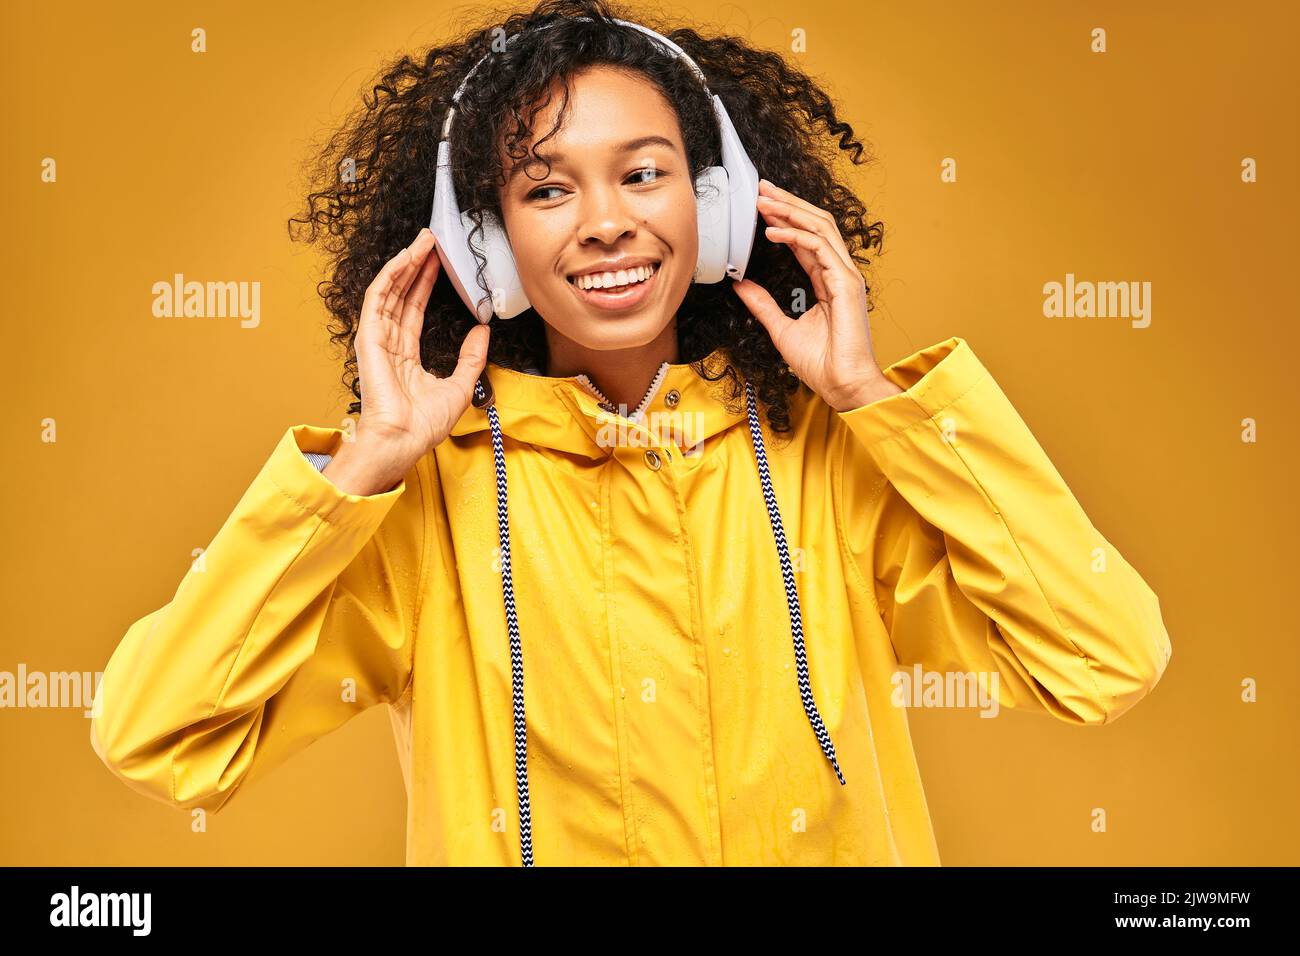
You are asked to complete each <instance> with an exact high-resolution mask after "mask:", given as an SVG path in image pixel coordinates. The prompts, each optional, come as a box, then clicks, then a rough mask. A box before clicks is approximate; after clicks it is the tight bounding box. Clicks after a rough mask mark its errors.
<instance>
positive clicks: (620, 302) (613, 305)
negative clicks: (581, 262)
mask: <svg viewBox="0 0 1300 956" xmlns="http://www.w3.org/2000/svg"><path fill="white" fill-rule="evenodd" d="M662 271H663V263H662V262H660V263H659V264H658V265H656V266H655V271H654V274H653V275H652V276H650V278H648V279H644V280H642V281H641V282H634V283H632V284H631V285H627V286H622V287H621V288H617V289H580V288H578V284H577V283H576V282H573V281H571V280H570V281H567V282H566V285H568V287H569V288H570V289H572V290H573V293H574V295H576V296H577V297H578V298H579V299H580V300H582V301H583V302H584V303H586V304H587V305H591V306H595V307H596V308H598V309H600V310H602V311H604V312H627V311H629V310H630V309H635V308H636V307H637V306H638V305H640V304H641V303H642V302H644V301H645V299H646V297H647V296H649V295H650V291H651V288H652V287H653V286H654V284H655V283H656V282H658V281H659V273H660V272H662Z"/></svg>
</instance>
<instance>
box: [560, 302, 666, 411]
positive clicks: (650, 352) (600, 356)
mask: <svg viewBox="0 0 1300 956" xmlns="http://www.w3.org/2000/svg"><path fill="white" fill-rule="evenodd" d="M546 344H547V352H548V357H547V370H546V374H547V375H551V376H557V377H568V376H571V375H578V374H585V375H586V376H587V377H588V378H589V379H591V381H592V382H593V383H595V385H596V387H597V388H598V389H600V391H601V392H602V393H604V395H605V397H606V398H608V399H609V400H610V401H611V402H613V403H614V405H615V406H618V405H626V406H627V407H628V409H633V408H636V407H637V405H639V404H640V402H641V399H642V398H643V397H644V396H645V393H646V390H647V389H648V388H649V387H650V384H651V382H652V381H654V377H655V373H657V372H658V371H659V366H661V365H662V364H663V363H664V362H671V363H676V362H677V323H676V322H675V321H673V322H670V323H668V325H667V326H666V327H665V328H664V330H663V332H661V333H660V334H659V335H658V337H656V338H655V339H654V340H653V341H651V342H647V343H646V344H645V345H639V346H636V347H634V348H627V349H589V348H585V347H583V346H581V345H579V344H578V343H577V342H574V341H573V340H572V339H569V338H566V337H565V336H563V335H561V334H560V333H558V332H556V331H555V330H554V329H553V328H551V327H550V326H549V325H548V326H546Z"/></svg>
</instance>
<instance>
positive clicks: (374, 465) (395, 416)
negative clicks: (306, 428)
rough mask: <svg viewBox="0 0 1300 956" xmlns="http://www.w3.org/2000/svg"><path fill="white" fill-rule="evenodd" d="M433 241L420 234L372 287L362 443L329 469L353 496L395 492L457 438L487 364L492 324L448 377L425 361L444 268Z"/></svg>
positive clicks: (359, 349)
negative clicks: (425, 340)
mask: <svg viewBox="0 0 1300 956" xmlns="http://www.w3.org/2000/svg"><path fill="white" fill-rule="evenodd" d="M434 243H435V240H434V236H433V233H432V232H430V231H429V230H428V229H427V228H426V229H421V230H420V233H419V235H417V236H416V237H415V241H414V242H412V243H411V245H410V246H409V247H408V248H406V249H403V250H402V251H401V252H399V253H398V254H397V255H395V256H394V257H393V258H392V259H390V260H388V262H387V263H386V264H385V265H384V267H383V268H382V269H381V270H380V271H379V274H378V275H376V276H375V278H374V281H372V282H371V283H370V286H369V287H368V288H367V289H366V295H365V299H364V301H363V303H362V306H361V317H360V320H359V322H358V325H357V333H356V337H355V339H354V340H353V349H354V351H355V352H356V356H357V374H358V379H359V390H360V392H361V418H360V420H359V421H358V423H357V432H356V438H355V440H354V441H351V442H345V443H344V444H343V445H341V446H340V447H339V450H338V453H337V454H336V455H335V456H334V458H333V459H332V460H331V461H330V463H329V464H328V465H327V466H326V467H325V471H324V474H325V476H326V477H327V478H329V479H330V480H331V481H333V482H334V483H335V484H336V485H338V486H339V487H340V488H341V489H342V490H344V491H346V492H348V493H350V494H358V495H371V494H377V493H380V492H384V491H388V490H391V489H392V488H393V487H395V486H396V485H397V483H398V482H400V481H401V480H402V478H403V477H404V476H405V475H406V474H407V472H409V471H410V469H411V468H412V467H413V466H414V464H415V463H416V462H417V461H419V460H420V459H421V458H422V457H424V455H425V454H427V453H428V451H429V450H430V449H431V448H433V447H434V446H436V445H438V444H439V443H440V442H441V441H442V440H443V439H444V438H446V437H447V435H448V434H450V432H451V429H452V427H453V426H454V425H455V424H456V422H457V421H459V420H460V417H461V415H463V414H464V412H465V409H466V408H468V407H469V403H470V399H471V398H472V397H473V394H474V383H475V382H477V381H478V377H479V375H480V374H482V372H483V368H484V366H485V365H486V363H487V349H488V338H489V334H490V333H489V331H488V327H487V326H486V325H476V326H474V328H472V329H470V331H469V334H467V335H466V336H465V341H464V343H463V344H462V345H461V348H460V358H459V360H458V362H457V363H456V368H455V370H454V371H453V372H452V374H451V375H450V376H448V377H447V378H438V377H437V376H436V375H433V374H431V373H430V372H428V371H426V370H425V368H424V365H423V363H422V362H421V361H420V334H421V332H422V331H423V329H424V309H425V305H426V304H427V303H428V301H429V292H430V290H431V289H432V288H433V283H434V281H435V280H436V279H437V278H438V270H439V268H440V266H441V263H440V261H439V259H438V254H437V252H435V251H434Z"/></svg>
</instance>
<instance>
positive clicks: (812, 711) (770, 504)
mask: <svg viewBox="0 0 1300 956" xmlns="http://www.w3.org/2000/svg"><path fill="white" fill-rule="evenodd" d="M474 399H475V401H474V405H475V407H476V408H483V407H485V406H486V408H487V416H488V425H489V426H490V427H491V430H492V462H493V464H494V465H495V467H496V478H497V535H498V537H499V539H500V541H501V593H502V596H503V598H504V600H505V609H506V627H507V629H508V630H509V632H510V692H511V699H512V701H513V704H514V729H515V790H516V792H517V793H518V797H519V850H520V855H521V857H522V859H523V865H524V866H532V865H533V818H532V809H531V805H530V803H529V799H528V724H527V721H526V720H525V718H524V652H523V647H522V645H521V644H520V641H519V620H518V618H517V617H516V616H515V587H514V581H513V579H512V577H511V573H510V509H509V498H508V495H507V488H506V456H505V446H504V444H503V442H502V440H501V422H500V420H499V419H498V417H497V409H496V404H495V402H493V401H492V398H491V397H490V396H489V393H488V392H487V391H485V390H484V387H483V381H482V379H480V380H479V381H478V382H476V383H475V384H474ZM745 401H746V404H747V405H748V409H749V434H750V437H751V439H752V440H753V443H754V456H755V458H756V459H757V461H758V480H759V483H760V484H761V485H762V487H763V503H764V504H766V505H767V516H768V519H769V520H770V521H771V524H772V535H773V537H774V538H775V539H776V554H777V557H778V559H779V560H780V562H781V579H782V581H783V582H784V583H785V599H786V605H787V606H788V607H789V609H790V633H791V635H792V636H793V638H794V659H795V668H796V670H797V672H798V679H799V697H800V699H801V700H802V701H803V709H804V713H805V714H807V715H808V721H809V723H811V724H812V729H813V733H814V734H815V735H816V737H817V743H818V744H819V745H820V746H821V749H822V753H824V754H825V755H826V758H827V759H828V760H829V761H830V762H831V767H832V768H833V769H834V770H835V776H836V777H837V778H838V779H839V781H840V785H841V786H843V785H844V784H845V783H846V781H845V780H844V774H842V773H841V772H840V765H839V761H838V760H836V758H835V745H834V744H833V743H831V737H830V734H829V733H827V732H826V725H825V723H823V722H822V716H821V714H820V713H819V712H818V710H817V703H816V701H814V700H813V693H812V686H811V683H810V681H809V679H808V657H807V653H806V651H805V649H804V643H803V616H802V614H801V613H800V610H799V592H798V590H797V589H796V588H795V583H794V569H793V568H792V567H791V564H790V550H789V548H788V547H787V546H786V541H785V527H784V525H783V524H782V523H781V510H780V508H779V507H777V502H776V493H775V492H774V491H773V490H772V477H771V475H770V474H768V470H767V449H766V447H765V446H764V444H763V431H762V429H761V428H760V427H759V423H758V409H757V406H756V404H755V400H754V388H753V386H752V385H750V384H749V383H748V382H746V383H745Z"/></svg>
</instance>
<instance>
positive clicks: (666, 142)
mask: <svg viewBox="0 0 1300 956" xmlns="http://www.w3.org/2000/svg"><path fill="white" fill-rule="evenodd" d="M647 146H662V147H664V148H665V149H676V148H677V146H676V144H675V143H673V141H672V140H670V139H668V138H666V137H664V136H659V135H650V136H638V137H637V138H636V139H629V140H628V141H627V142H625V143H619V144H618V145H617V146H615V147H614V152H615V153H619V154H623V153H633V152H636V151H637V150H638V149H645V148H646V147H647ZM536 155H537V156H538V158H539V159H543V160H545V161H546V162H547V163H549V164H550V165H551V166H553V167H554V166H565V165H567V164H568V161H569V160H568V156H567V154H565V153H552V152H545V153H537V154H536ZM527 165H528V163H526V162H520V163H515V164H514V165H513V166H512V167H511V168H510V175H509V177H508V179H507V182H511V181H513V180H514V178H515V176H516V175H517V174H518V173H519V171H520V170H522V169H523V168H524V167H525V166H527Z"/></svg>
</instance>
